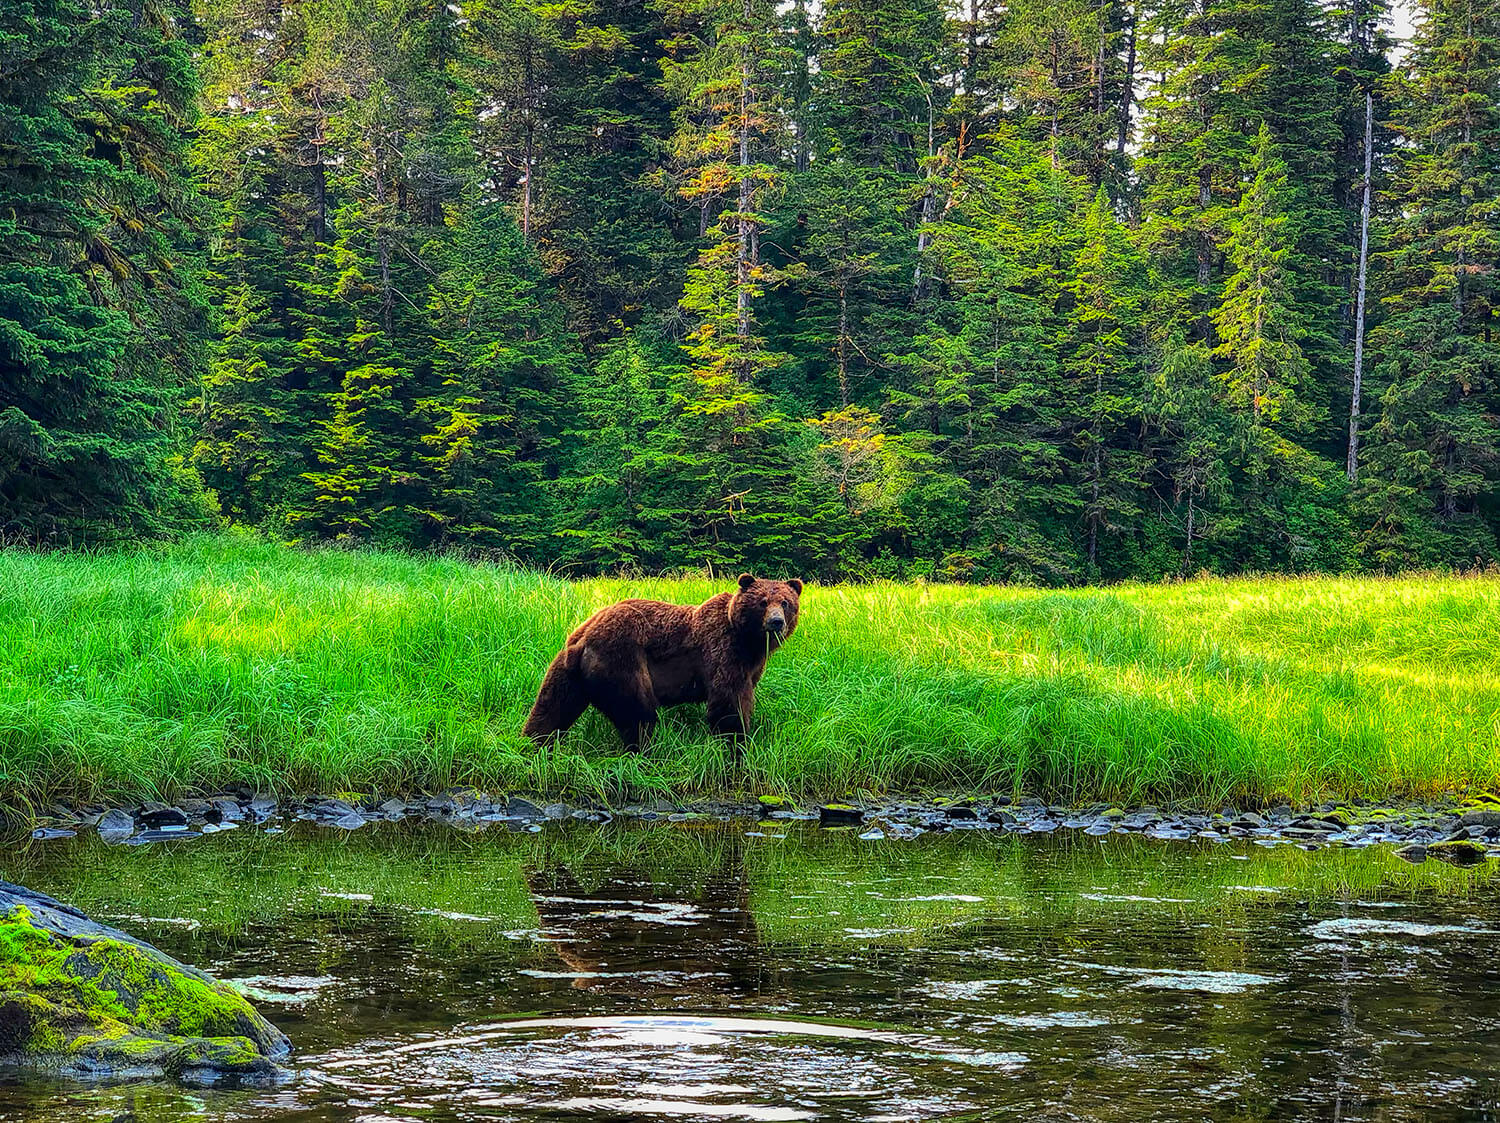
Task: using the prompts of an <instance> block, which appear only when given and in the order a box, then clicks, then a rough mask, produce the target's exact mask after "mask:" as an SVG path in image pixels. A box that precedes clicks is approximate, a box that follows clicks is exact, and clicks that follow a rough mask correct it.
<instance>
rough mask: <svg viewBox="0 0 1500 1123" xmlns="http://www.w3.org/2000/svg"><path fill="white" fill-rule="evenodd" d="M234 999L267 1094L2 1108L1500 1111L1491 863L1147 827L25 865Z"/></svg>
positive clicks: (1451, 1114) (530, 840)
mask: <svg viewBox="0 0 1500 1123" xmlns="http://www.w3.org/2000/svg"><path fill="white" fill-rule="evenodd" d="M0 876H3V877H6V878H8V879H11V880H19V881H22V882H23V883H26V884H30V885H33V886H35V887H36V888H38V889H41V890H43V891H45V892H49V893H53V894H55V895H58V896H60V897H63V898H64V899H68V900H72V901H74V902H75V903H77V904H78V905H80V906H81V907H83V908H85V909H87V910H89V911H92V912H94V913H95V914H96V915H99V916H100V917H101V918H105V919H110V920H112V921H113V922H115V923H117V924H119V925H121V926H122V927H124V928H126V929H128V930H131V931H133V932H136V933H138V934H140V935H142V936H144V937H145V938H148V939H151V940H153V941H154V942H156V943H158V944H160V945H162V946H164V947H166V948H168V949H169V950H172V951H173V952H174V953H176V954H179V955H182V956H183V957H185V958H188V959H190V960H193V961H195V962H198V963H202V964H203V965H205V966H207V967H209V968H210V969H211V970H213V971H215V972H216V973H218V974H220V975H221V976H224V977H227V978H233V979H236V980H238V982H239V985H241V986H242V987H244V988H245V989H246V991H247V992H248V993H251V994H253V995H254V996H255V997H256V999H257V1001H259V1002H261V1003H262V1004H263V1005H264V1008H265V1009H266V1011H267V1012H268V1014H269V1015H270V1016H271V1017H272V1018H273V1019H274V1020H276V1021H277V1022H278V1023H279V1024H280V1025H281V1026H282V1027H283V1028H284V1029H286V1030H287V1031H288V1033H289V1034H290V1035H291V1036H292V1038H293V1041H294V1042H295V1044H296V1045H297V1048H298V1058H299V1064H300V1065H301V1070H300V1075H299V1079H298V1080H297V1081H296V1082H295V1083H293V1084H291V1085H289V1086H287V1087H285V1088H280V1089H276V1090H274V1091H270V1092H250V1091H245V1092H236V1091H229V1090H217V1091H211V1092H207V1093H202V1092H197V1093H192V1094H186V1093H183V1092H182V1091H180V1090H178V1089H175V1088H171V1087H167V1086H157V1085H147V1086H140V1085H135V1086H119V1087H109V1088H92V1089H83V1088H78V1087H76V1086H68V1085H59V1084H48V1083H45V1082H38V1081H35V1080H30V1081H26V1082H21V1081H17V1080H16V1079H15V1078H14V1077H12V1078H11V1080H10V1081H9V1082H8V1083H3V1084H0V1119H4V1120H17V1121H21V1120H24V1121H26V1123H61V1121H63V1120H69V1121H72V1120H80V1119H90V1120H92V1119H99V1120H115V1119H117V1118H119V1119H134V1120H141V1121H156V1120H162V1121H166V1120H181V1119H203V1120H269V1119H286V1120H295V1121H303V1123H346V1121H347V1123H354V1121H359V1123H375V1121H388V1123H397V1121H400V1123H406V1121H418V1120H420V1121H424V1123H430V1121H458V1120H465V1121H467V1120H475V1121H478V1120H501V1119H513V1120H538V1119H570V1120H576V1119H601V1120H604V1119H651V1118H673V1119H705V1120H707V1119H745V1120H779V1119H818V1120H835V1121H844V1120H849V1121H852V1120H908V1119H965V1118H972V1119H986V1120H988V1119H1001V1120H1004V1119H1016V1120H1021V1119H1026V1120H1036V1119H1077V1120H1100V1121H1113V1120H1137V1119H1160V1120H1202V1119H1211V1120H1226V1121H1228V1120H1236V1121H1240V1120H1282V1119H1308V1120H1314V1119H1316V1120H1327V1119H1338V1120H1341V1121H1342V1120H1379V1121H1382V1123H1383V1121H1387V1120H1390V1121H1396V1120H1418V1119H1421V1120H1439V1121H1458V1120H1492V1119H1494V1118H1495V1115H1496V1110H1497V1109H1496V1102H1497V1095H1500V1085H1497V1078H1496V1073H1497V1071H1500V1032H1497V1030H1500V968H1497V965H1496V959H1495V956H1494V953H1493V947H1494V942H1495V936H1496V933H1497V932H1500V892H1497V879H1496V877H1495V874H1494V872H1493V868H1492V867H1480V868H1478V869H1475V870H1457V869H1453V868H1452V867H1447V866H1440V865H1437V864H1434V863H1428V864H1427V865H1423V866H1416V867H1413V866H1409V865H1407V864H1406V863H1404V862H1401V861H1400V860H1398V859H1395V858H1393V857H1391V856H1390V855H1389V854H1387V853H1385V852H1382V851H1378V850H1366V851H1358V852H1356V851H1322V852H1318V853H1306V852H1303V851H1300V850H1296V849H1294V848H1289V847H1283V848H1276V849H1266V848H1262V847H1253V846H1252V847H1248V848H1246V849H1243V850H1241V849H1236V848H1234V847H1232V846H1217V847H1212V846H1200V845H1198V844H1172V843H1162V842H1153V841H1150V840H1144V839H1139V838H1121V837H1110V838H1104V839H1094V838H1085V837H1079V836H1063V837H1057V838H1051V839H1048V838H1035V837H1032V838H1017V837H1012V836H991V835H978V834H968V835H963V836H951V837H923V838H921V839H917V840H915V841H912V842H896V841H893V840H888V841H884V842H864V841H861V840H859V839H858V838H857V836H856V835H854V834H853V833H851V832H832V831H820V830H818V829H817V828H815V827H810V828H808V829H806V830H793V831H791V832H790V833H789V834H788V835H787V836H786V837H785V838H779V837H765V836H763V835H761V834H760V833H759V832H756V831H754V830H753V829H748V828H747V827H745V826H744V825H734V824H730V825H725V826H723V827H721V828H713V829H702V828H696V827H695V828H692V829H689V828H686V827H675V826H667V825H661V826H651V827H647V826H635V827H631V826H620V825H611V826H609V827H607V828H604V829H594V828H585V827H583V826H582V825H570V826H568V827H566V828H563V829H556V830H549V831H547V832H544V833H543V834H540V835H528V834H507V833H504V832H502V831H498V830H496V831H486V832H481V833H478V834H459V833H457V832H453V831H449V830H444V829H441V828H433V829H425V828H416V827H390V828H367V829H366V830H363V831H360V832H359V833H358V834H357V835H353V836H349V835H343V834H339V833H335V832H330V831H326V830H322V829H319V828H315V827H311V826H310V825H305V826H301V827H298V828H296V829H294V830H292V831H290V832H288V833H287V834H282V835H274V836H269V835H264V834H257V833H256V832H253V831H248V830H247V831H239V832H234V833H233V834H229V835H216V836H213V837H210V838H204V839H200V840H196V841H193V842H191V843H188V844H183V845H176V846H172V847H136V848H105V847H102V846H100V845H99V844H98V843H97V842H96V841H94V840H91V839H88V838H83V837H81V838H78V839H75V840H70V841H69V842H66V843H61V844H59V843H50V844H48V845H46V846H45V847H37V848H29V849H24V850H16V851H12V852H9V853H7V854H5V855H4V856H3V857H0Z"/></svg>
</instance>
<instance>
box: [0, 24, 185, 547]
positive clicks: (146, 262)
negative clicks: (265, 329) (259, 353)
mask: <svg viewBox="0 0 1500 1123" xmlns="http://www.w3.org/2000/svg"><path fill="white" fill-rule="evenodd" d="M153 15H154V18H152V19H151V20H149V21H145V22H144V23H143V21H142V12H141V10H140V9H139V7H138V6H137V5H135V4H133V3H128V2H125V0H120V2H115V3H106V4H102V5H90V4H83V3H77V2H75V0H18V2H17V3H13V4H7V5H6V6H5V8H4V10H3V11H0V153H3V155H0V534H3V535H6V536H14V537H20V538H24V539H31V540H42V541H70V542H97V541H105V540H109V539H112V538H115V537H118V536H121V535H132V534H162V533H166V532H169V531H171V530H173V529H175V528H176V527H178V526H180V525H183V524H184V523H185V522H188V521H191V520H192V519H194V518H201V517H202V516H203V514H204V509H203V507H202V505H201V503H199V502H198V500H199V498H200V496H201V492H200V490H199V489H200V485H199V484H198V482H197V480H196V478H195V477H194V476H193V474H192V473H191V472H190V471H189V470H187V469H186V468H185V467H184V466H183V461H182V455H181V454H182V451H183V445H182V441H181V435H180V433H181V430H180V426H179V424H178V420H177V410H178V407H179V400H180V399H179V396H180V393H181V389H182V387H183V385H184V381H185V380H186V379H187V378H189V377H195V376H196V374H197V369H196V368H197V362H198V356H199V355H200V353H201V350H200V348H199V347H198V346H197V345H196V343H195V341H196V340H197V339H200V338H201V337H202V333H203V326H204V325H203V320H202V303H201V296H200V295H199V293H198V290H197V280H196V278H195V276H194V272H193V262H192V258H191V256H190V255H189V254H185V253H184V252H183V247H184V246H185V244H186V242H187V236H186V225H187V219H188V218H189V216H190V215H191V214H192V210H193V207H194V201H193V198H192V195H191V192H190V190H189V188H188V186H187V185H186V183H185V182H184V179H183V170H182V162H183V152H184V147H185V141H184V137H183V131H184V129H185V128H186V127H188V125H189V123H190V121H191V118H192V95H193V74H192V71H191V67H190V64H189V59H188V54H187V48H186V46H185V45H184V44H183V43H182V42H181V38H180V34H179V30H180V29H179V21H180V18H181V16H180V13H179V12H177V11H176V10H175V9H174V7H173V6H171V5H167V6H164V7H162V8H159V9H155V10H154V12H153ZM174 338H175V339H180V340H181V341H182V345H181V346H180V347H172V346H169V343H170V341H171V340H172V339H174Z"/></svg>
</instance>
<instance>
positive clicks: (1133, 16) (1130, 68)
mask: <svg viewBox="0 0 1500 1123" xmlns="http://www.w3.org/2000/svg"><path fill="white" fill-rule="evenodd" d="M1140 18H1141V17H1140V5H1139V4H1137V5H1136V6H1135V8H1134V9H1132V10H1131V13H1130V31H1129V35H1130V38H1129V39H1127V40H1126V41H1125V89H1124V90H1123V91H1122V92H1121V94H1120V133H1119V136H1117V137H1116V138H1115V151H1116V152H1118V153H1119V154H1120V155H1121V156H1123V155H1125V146H1126V145H1127V144H1129V143H1130V106H1131V104H1132V103H1133V102H1134V100H1135V29H1136V24H1137V23H1139V22H1140Z"/></svg>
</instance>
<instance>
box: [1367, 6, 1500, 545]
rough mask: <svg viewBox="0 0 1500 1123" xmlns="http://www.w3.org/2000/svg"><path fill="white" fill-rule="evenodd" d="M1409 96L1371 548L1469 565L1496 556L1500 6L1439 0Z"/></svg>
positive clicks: (1372, 447)
mask: <svg viewBox="0 0 1500 1123" xmlns="http://www.w3.org/2000/svg"><path fill="white" fill-rule="evenodd" d="M1395 98H1396V101H1397V114H1396V117H1397V126H1398V128H1399V129H1400V131H1401V133H1402V135H1403V137H1404V138H1405V139H1406V140H1407V146H1406V147H1403V148H1402V149H1401V150H1400V151H1399V153H1398V163H1397V167H1396V171H1395V176H1394V183H1393V185H1392V190H1393V193H1394V195H1395V197H1396V199H1395V201H1396V203H1397V208H1398V210H1397V214H1398V217H1397V219H1396V221H1395V223H1394V226H1393V229H1392V230H1391V233H1390V240H1391V246H1390V249H1389V250H1387V251H1386V252H1385V253H1383V254H1382V255H1380V257H1379V258H1378V259H1377V264H1378V267H1379V273H1380V275H1382V276H1383V283H1384V286H1385V292H1384V296H1383V299H1382V304H1383V306H1384V308H1383V312H1384V315H1385V317H1386V320H1385V323H1384V324H1383V325H1382V326H1381V327H1380V328H1379V329H1378V330H1377V331H1376V332H1374V333H1372V336H1371V350H1372V352H1373V355H1374V360H1375V361H1374V363H1373V368H1374V369H1373V371H1372V375H1373V378H1372V381H1373V382H1374V383H1375V384H1376V386H1377V387H1378V390H1377V393H1378V395H1379V413H1378V416H1377V419H1376V421H1375V424H1374V426H1373V428H1372V431H1371V433H1370V437H1369V440H1368V441H1367V442H1366V443H1365V446H1364V457H1365V461H1364V464H1365V466H1364V469H1363V471H1362V473H1361V476H1362V496H1361V501H1360V508H1361V516H1362V519H1363V521H1364V536H1363V540H1362V543H1361V549H1362V550H1363V552H1364V553H1365V555H1366V556H1367V557H1368V558H1370V559H1371V560H1372V561H1374V562H1376V563H1378V564H1380V565H1383V566H1390V565H1403V564H1413V563H1415V564H1469V563H1472V562H1474V561H1475V560H1476V559H1481V560H1482V559H1486V558H1489V557H1492V556H1494V553H1495V532H1494V525H1493V522H1491V521H1488V520H1487V519H1486V517H1485V516H1486V513H1487V511H1488V510H1489V509H1488V508H1487V506H1486V504H1488V503H1489V501H1490V497H1491V496H1492V495H1493V489H1494V480H1495V475H1496V471H1497V468H1500V465H1497V462H1496V447H1497V438H1500V433H1497V429H1496V422H1495V417H1496V414H1497V407H1500V392H1497V386H1496V359H1497V356H1496V352H1495V344H1494V342H1493V339H1492V334H1493V328H1494V315H1495V309H1494V281H1493V262H1494V260H1495V258H1496V256H1497V254H1500V229H1497V220H1496V217H1495V208H1494V205H1493V200H1494V199H1495V197H1496V193H1497V192H1500V144H1497V140H1500V134H1497V130H1500V100H1497V99H1500V7H1497V6H1496V5H1494V4H1490V3H1474V2H1470V0H1463V2H1460V3H1450V2H1446V0H1442V2H1432V3H1427V4H1424V5H1423V6H1422V8H1421V9H1420V14H1419V22H1418V25H1417V35H1416V38H1415V40H1414V41H1413V44H1412V51H1411V54H1410V56H1409V57H1408V59H1407V61H1406V65H1405V71H1404V73H1402V74H1400V75H1399V76H1398V79H1397V87H1396V92H1395ZM1490 517H1491V518H1493V515H1492V514H1491V515H1490Z"/></svg>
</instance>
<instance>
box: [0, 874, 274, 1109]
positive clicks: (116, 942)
mask: <svg viewBox="0 0 1500 1123" xmlns="http://www.w3.org/2000/svg"><path fill="white" fill-rule="evenodd" d="M0 926H3V927H15V928H17V929H24V930H25V932H24V936H25V938H24V939H22V940H20V942H19V943H17V944H16V946H18V947H25V948H26V949H27V952H26V954H28V955H37V956H46V957H47V961H48V962H49V967H48V970H47V971H46V972H45V973H42V974H40V975H36V974H28V973H27V972H25V971H20V972H16V971H9V972H7V971H5V970H4V969H0V1060H3V1061H4V1062H5V1063H8V1064H13V1065H18V1066H21V1067H24V1068H29V1069H33V1070H38V1071H41V1072H44V1073H48V1074H54V1075H55V1074H62V1075H73V1076H84V1077H93V1078H97V1077H137V1078H138V1077H143V1076H156V1077H160V1076H174V1077H176V1078H177V1079H179V1080H182V1081H183V1082H185V1083H193V1084H214V1083H219V1082H220V1081H222V1080H224V1079H226V1078H228V1079H234V1080H239V1081H244V1082H248V1083H257V1084H263V1083H272V1082H275V1081H277V1080H279V1079H281V1078H283V1077H284V1076H285V1075H286V1073H285V1070H284V1069H282V1068H281V1066H280V1065H279V1064H278V1063H277V1062H278V1061H280V1060H282V1059H284V1058H285V1057H286V1056H287V1055H288V1054H289V1053H290V1051H291V1046H290V1043H289V1042H288V1041H287V1039H286V1036H285V1035H284V1034H282V1033H281V1032H280V1031H279V1030H277V1029H276V1027H275V1026H273V1025H271V1024H270V1023H269V1022H267V1021H266V1020H265V1019H264V1018H262V1017H261V1016H260V1015H259V1014H258V1013H256V1011H255V1009H254V1008H253V1007H252V1006H251V1005H250V1004H249V1002H247V1001H246V1000H245V999H244V998H243V997H242V996H240V995H239V994H237V993H236V992H235V991H234V990H233V989H232V988H230V987H229V986H228V985H227V984H225V983H222V982H218V981H217V980H215V979H213V978H211V977H210V976H208V975H206V974H204V973H203V972H202V971H199V970H198V969H196V968H194V967H190V966H188V965H187V964H184V963H181V962H179V961H178V960H176V959H173V958H172V957H171V956H169V955H167V954H166V953H164V952H161V951H158V950H157V949H156V948H153V947H151V946H150V945H149V944H146V943H144V942H142V941H140V940H137V939H135V938H134V937H133V936H130V935H127V934H126V933H124V932H121V931H119V930H118V929H115V928H111V927H108V926H107V925H103V924H99V923H97V922H96V921H93V920H90V919H89V918H88V917H87V916H85V915H84V914H83V913H81V912H79V911H78V910H77V909H74V908H72V907H70V906H68V905H65V904H62V903H61V902H59V901H57V900H54V899H53V898H51V897H48V896H46V895H45V894H42V893H35V892H32V891H31V890H28V889H25V888H22V887H21V886H19V885H11V884H9V883H7V882H0ZM17 935H18V936H20V935H21V933H20V932H18V933H17ZM100 991H104V992H107V993H110V994H112V995H113V996H114V997H115V998H116V999H117V1000H118V1001H117V1002H115V1003H114V1004H113V1005H112V1006H110V1007H101V1005H100V1003H99V1001H98V998H97V995H98V994H99V992H100ZM186 1026H192V1027H193V1028H192V1030H191V1031H189V1030H186V1029H185V1028H184V1027H186ZM200 1035H201V1036H200Z"/></svg>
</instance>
